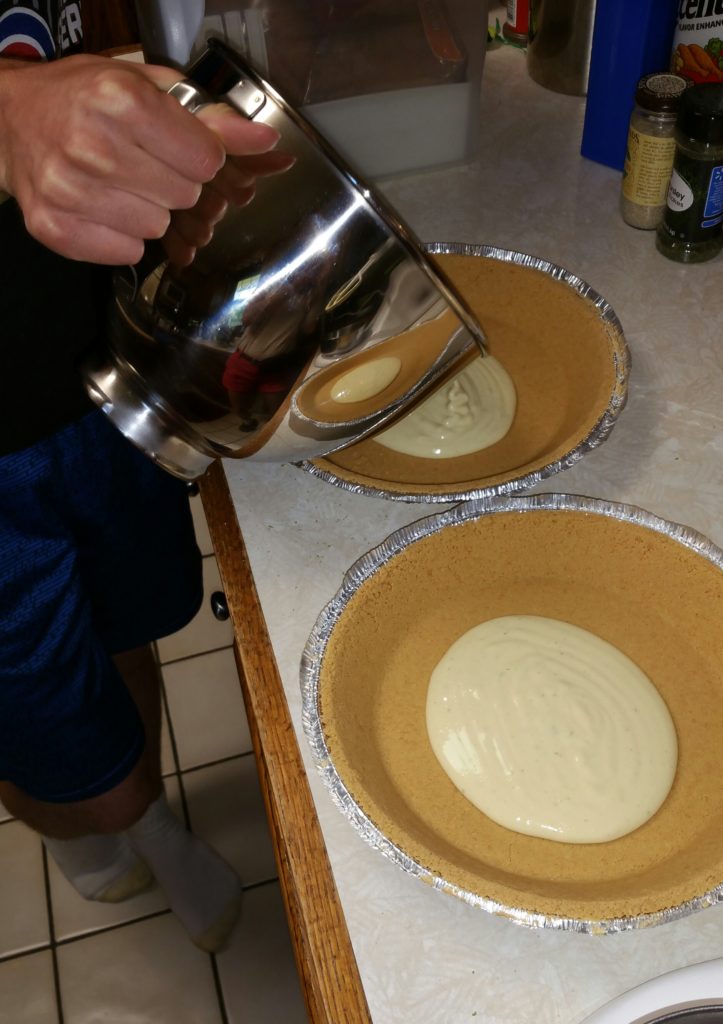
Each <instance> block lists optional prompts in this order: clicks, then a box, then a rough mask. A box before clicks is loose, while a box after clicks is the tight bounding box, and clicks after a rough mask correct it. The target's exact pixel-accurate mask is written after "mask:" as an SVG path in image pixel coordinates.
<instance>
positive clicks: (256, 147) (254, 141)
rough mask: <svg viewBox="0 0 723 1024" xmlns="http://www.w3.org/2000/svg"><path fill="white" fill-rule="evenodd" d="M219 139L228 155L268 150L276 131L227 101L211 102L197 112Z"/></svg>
mask: <svg viewBox="0 0 723 1024" xmlns="http://www.w3.org/2000/svg"><path fill="white" fill-rule="evenodd" d="M196 116H197V118H198V120H199V121H201V122H202V124H203V125H205V126H206V127H207V128H210V130H211V131H212V132H214V134H215V135H217V136H218V138H219V139H220V140H221V143H222V145H223V148H224V149H225V151H226V152H227V153H228V154H230V155H231V156H246V155H250V154H254V153H268V151H269V150H270V149H273V148H274V146H275V145H276V144H277V142H278V141H279V138H280V136H279V133H278V132H277V131H276V129H275V128H272V127H271V126H270V125H267V124H264V123H263V122H262V121H250V120H249V119H248V118H247V117H244V116H243V115H242V114H239V113H238V112H237V111H236V110H234V109H233V107H231V106H229V104H228V103H212V104H210V105H209V106H207V107H204V109H203V110H200V111H199V112H198V114H197V115H196Z"/></svg>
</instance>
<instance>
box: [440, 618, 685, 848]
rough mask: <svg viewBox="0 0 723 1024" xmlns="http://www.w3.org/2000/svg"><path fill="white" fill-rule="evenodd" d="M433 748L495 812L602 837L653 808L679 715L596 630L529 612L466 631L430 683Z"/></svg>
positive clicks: (463, 786)
mask: <svg viewBox="0 0 723 1024" xmlns="http://www.w3.org/2000/svg"><path fill="white" fill-rule="evenodd" d="M427 730H428V733H429V739H430V742H431V744H432V749H433V750H434V753H435V754H436V756H437V758H438V760H439V762H440V763H441V765H442V767H443V768H444V770H445V771H446V772H447V774H448V775H449V777H450V778H451V779H452V781H453V782H454V783H455V785H456V786H457V787H458V788H459V789H460V790H461V791H462V793H464V795H465V796H466V797H467V799H468V800H470V801H471V802H472V803H473V804H474V805H475V806H476V807H478V808H479V809H480V810H481V811H483V812H484V813H485V814H486V815H487V816H488V817H490V818H492V820H493V821H495V822H497V824H499V825H502V826H504V827H505V828H509V829H512V830H513V831H515V832H522V833H523V834H525V835H532V836H541V837H543V838H546V839H553V840H557V841H559V842H566V843H603V842H608V841H609V840H612V839H617V838H619V837H620V836H623V835H626V834H627V833H628V832H632V831H633V830H634V829H636V828H638V827H639V826H640V825H642V824H644V822H646V821H647V820H648V819H649V818H651V817H652V815H653V814H655V812H656V811H657V810H658V808H659V807H660V806H661V804H662V803H663V801H664V800H665V798H666V796H667V795H668V793H669V791H670V787H671V786H672V784H673V779H674V777H675V771H676V766H677V758H678V746H677V739H676V734H675V727H674V725H673V721H672V719H671V716H670V712H669V711H668V708H667V707H666V705H665V703H664V701H663V699H662V698H661V696H660V694H659V693H658V691H657V690H656V688H655V687H654V686H653V684H652V683H651V682H650V680H649V679H648V677H647V676H646V675H645V674H644V673H643V672H642V671H641V670H640V669H639V668H638V667H637V665H635V664H634V663H633V662H632V661H631V660H630V659H629V658H628V657H627V656H626V655H624V654H623V653H622V652H621V651H619V650H618V649H617V648H616V647H614V646H613V645H612V644H609V643H607V642H606V641H605V640H601V639H600V638H599V637H597V636H595V635H594V634H593V633H590V632H588V631H587V630H585V629H580V628H579V627H577V626H572V625H570V624H569V623H567V622H561V621H559V620H556V619H548V618H543V617H540V616H534V615H511V616H505V617H503V618H498V619H491V620H489V621H488V622H483V623H482V624H481V625H479V626H475V627H474V628H473V629H471V630H469V631H468V632H467V633H465V634H463V636H461V637H460V638H459V639H458V640H457V641H456V642H455V643H454V644H452V646H451V647H450V648H449V650H448V651H447V652H446V654H445V655H444V657H443V658H442V659H441V661H440V662H439V663H438V665H437V666H436V668H435V669H434V671H433V673H432V677H431V681H430V685H429V691H428V694H427Z"/></svg>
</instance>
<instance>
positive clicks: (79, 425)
mask: <svg viewBox="0 0 723 1024" xmlns="http://www.w3.org/2000/svg"><path fill="white" fill-rule="evenodd" d="M201 599H202V577H201V556H200V553H199V551H198V548H197V546H196V542H195V537H194V532H193V522H192V519H191V514H190V509H189V504H188V495H187V491H186V486H185V484H183V483H182V482H181V481H180V480H175V479H174V478H173V477H171V476H169V475H168V474H167V473H165V472H164V471H163V470H161V469H159V468H158V467H157V466H156V465H154V464H153V463H152V462H151V461H150V459H148V458H147V457H146V456H145V455H143V454H141V452H139V451H137V450H136V449H135V448H134V447H133V446H132V445H131V444H130V443H129V442H128V441H126V440H125V438H123V437H122V436H121V435H120V433H119V432H118V431H117V430H116V428H115V427H113V426H112V425H111V424H110V423H109V422H108V421H107V420H106V418H105V416H104V415H103V414H102V413H100V412H92V413H90V414H89V415H87V416H85V417H84V418H83V419H82V420H79V421H78V422H76V423H73V424H71V425H70V426H68V427H65V428H64V429H63V430H60V431H58V432H57V433H56V434H53V435H52V437H49V438H47V439H45V440H43V441H41V442H40V443H38V444H36V445H33V446H32V447H31V448H26V449H24V450H23V451H21V452H17V453H13V454H10V455H6V456H3V457H2V458H0V779H3V780H6V781H9V782H12V783H14V784H15V785H16V786H18V787H19V788H20V789H22V790H24V791H25V792H26V793H28V794H29V795H30V796H32V797H35V798H36V799H38V800H45V801H50V802H54V803H67V802H71V801H75V800H83V799H86V798H88V797H92V796H97V795H99V794H100V793H104V792H107V791H108V790H110V789H112V788H113V787H114V786H116V785H118V783H119V782H121V781H122V780H123V779H124V778H125V777H126V776H127V775H128V773H129V772H130V771H131V769H132V768H133V766H134V765H135V763H136V761H137V760H138V758H139V756H140V754H141V752H142V750H143V747H144V742H145V738H144V732H143V726H142V724H141V721H140V718H139V715H138V712H137V711H136V707H135V704H134V703H133V701H132V699H131V697H130V695H129V693H128V691H127V689H126V687H125V685H124V683H123V681H122V679H121V677H120V675H119V674H118V671H117V669H116V668H115V666H114V663H113V660H112V658H111V655H112V654H116V653H120V652H122V651H127V650H131V649H132V648H134V647H140V646H142V645H144V644H147V643H149V642H151V641H152V640H156V639H158V638H160V637H162V636H166V635H167V634H168V633H173V632H175V631H176V630H177V629H180V628H181V627H182V626H184V625H185V624H186V623H187V622H188V621H189V620H190V619H191V618H193V616H194V615H195V614H196V612H197V611H198V608H199V606H200V603H201Z"/></svg>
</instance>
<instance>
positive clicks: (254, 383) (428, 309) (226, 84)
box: [86, 40, 484, 479]
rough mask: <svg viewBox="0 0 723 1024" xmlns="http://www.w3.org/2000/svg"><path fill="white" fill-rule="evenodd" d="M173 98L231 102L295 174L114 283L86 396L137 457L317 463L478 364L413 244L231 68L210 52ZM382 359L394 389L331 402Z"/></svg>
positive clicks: (446, 296)
mask: <svg viewBox="0 0 723 1024" xmlns="http://www.w3.org/2000/svg"><path fill="white" fill-rule="evenodd" d="M172 92H174V94H175V95H176V96H177V98H178V99H179V101H180V102H181V103H183V105H184V106H186V107H187V108H188V109H190V110H191V111H195V110H196V109H197V108H198V107H199V106H201V105H202V104H203V103H204V102H208V101H209V99H210V100H213V101H219V100H223V101H225V102H228V103H229V104H230V105H231V106H232V107H234V108H235V109H236V110H238V111H239V112H240V113H242V114H243V115H245V116H246V117H249V118H253V119H254V120H256V121H263V122H264V123H266V124H269V125H271V126H272V127H273V128H275V129H276V130H277V131H278V132H279V133H280V135H281V140H280V142H279V149H280V150H283V151H285V152H289V153H291V154H293V155H294V157H295V158H296V162H295V164H294V166H293V167H292V168H291V169H290V170H289V171H287V172H286V173H284V174H281V175H278V176H275V177H269V178H265V179H262V180H260V181H259V183H258V191H257V195H256V197H255V199H254V200H253V202H252V203H251V204H250V205H249V206H247V207H244V208H230V209H229V211H228V212H227V213H226V215H225V216H224V218H223V220H222V221H221V222H220V224H218V225H217V227H216V230H215V233H214V237H213V239H212V241H211V242H210V243H209V245H208V246H206V247H205V248H203V249H200V250H199V251H198V253H197V256H196V259H195V260H194V262H193V263H192V265H191V266H189V267H186V268H184V269H179V268H176V267H173V266H171V265H169V263H168V261H167V260H166V258H165V255H164V253H163V251H162V250H161V248H160V245H159V244H158V243H149V244H148V245H147V246H146V251H145V255H144V257H143V259H142V260H141V261H140V263H139V264H137V265H136V266H135V267H130V268H124V269H121V270H119V271H118V272H117V273H116V275H115V302H114V307H113V313H112V318H111V325H110V332H109V341H108V347H107V350H106V352H105V353H104V354H103V355H102V356H101V357H100V358H97V359H96V361H95V363H94V364H93V365H92V366H89V367H87V368H86V381H87V387H88V391H89V393H90V395H91V397H92V398H93V400H94V401H95V402H96V403H97V404H98V405H99V406H100V407H101V408H102V409H103V410H104V411H105V412H106V413H107V415H108V416H109V417H110V419H111V420H112V421H113V423H115V424H116V426H118V427H119V429H120V430H121V431H122V432H123V433H124V434H125V435H126V436H127V437H128V438H129V439H130V440H131V441H133V442H134V443H135V444H136V445H138V446H139V447H140V448H141V449H143V450H144V451H145V452H146V453H147V454H148V455H150V456H151V457H152V458H153V459H155V460H156V461H157V462H158V463H160V464H161V465H162V466H163V467H164V468H166V469H168V470H169V471H170V472H172V473H174V474H175V475H177V476H180V477H182V478H185V479H192V478H194V477H197V476H199V475H200V474H202V473H203V472H204V471H205V469H206V468H207V467H208V465H209V464H210V463H211V461H212V460H213V459H215V458H218V457H236V458H244V457H256V458H259V459H264V460H277V461H298V460H301V459H310V458H314V457H316V456H319V455H322V454H325V453H327V452H330V451H333V450H335V449H337V448H341V447H344V446H346V445H348V444H350V443H352V442H353V441H356V440H358V439H359V438H361V437H363V436H365V435H366V434H368V433H370V432H371V431H372V430H374V429H376V428H377V427H378V426H379V425H380V424H381V423H383V422H384V421H385V420H387V419H389V418H390V417H392V416H393V415H394V414H395V413H396V412H398V411H399V410H400V409H401V408H403V407H404V406H405V405H407V404H408V403H409V402H411V401H412V400H413V399H414V398H415V397H416V396H418V395H419V394H420V393H421V392H422V391H424V390H425V389H426V388H428V387H429V386H430V385H431V384H433V383H434V381H435V380H437V379H438V377H439V376H440V375H441V374H442V373H443V372H444V371H445V370H447V369H448V368H449V367H450V366H452V365H454V362H455V360H457V359H461V358H462V357H463V356H464V354H465V353H466V352H467V351H468V350H469V348H470V347H471V346H474V345H477V346H479V347H480V348H481V349H482V351H484V335H483V333H482V331H481V328H480V327H479V325H478V324H477V322H476V321H475V318H474V316H473V315H472V314H471V313H470V312H469V310H468V309H467V307H466V305H465V303H464V302H463V300H462V299H461V298H460V297H459V296H458V295H457V294H456V293H455V291H454V289H453V288H452V287H451V286H450V285H449V283H448V282H447V281H446V280H445V279H444V277H443V276H442V275H441V274H440V272H439V271H438V270H437V269H436V268H435V266H434V265H433V264H432V262H431V260H430V258H429V257H428V256H427V255H426V254H425V253H424V252H423V251H422V249H421V246H420V245H419V243H418V242H417V241H416V239H415V238H414V236H413V235H412V233H411V232H410V231H409V229H408V228H407V227H406V226H405V225H404V224H403V223H402V221H401V220H400V219H399V218H398V217H397V215H396V214H395V213H394V212H393V211H391V210H390V209H389V208H388V207H387V206H386V205H385V204H384V202H383V201H382V200H381V199H380V198H379V197H378V196H377V195H375V194H374V192H373V191H372V190H371V189H370V188H369V187H368V186H367V185H365V184H364V183H363V182H362V181H360V180H359V178H358V177H357V176H356V175H355V173H354V172H353V171H352V170H351V169H350V168H349V167H348V166H346V165H345V164H344V162H343V161H342V160H341V158H340V157H339V156H338V155H337V154H336V153H335V152H334V151H333V149H332V148H331V147H330V146H329V145H328V144H327V143H326V142H325V141H324V139H322V138H321V137H320V136H319V134H318V133H317V132H316V131H315V129H313V128H312V127H311V126H310V125H309V124H308V123H307V122H306V121H305V120H304V119H303V118H302V117H301V116H300V115H299V114H298V113H297V112H296V111H295V110H294V109H293V108H292V107H291V106H290V105H289V104H288V103H286V102H285V101H284V99H283V98H282V97H281V96H280V95H279V94H278V93H277V92H276V91H275V90H274V88H273V87H272V86H271V85H269V83H268V82H266V81H265V80H263V79H262V78H260V77H259V76H258V75H257V74H256V73H255V72H254V71H253V70H252V69H251V68H250V67H249V66H248V65H247V64H246V63H245V62H244V61H243V60H242V58H240V57H239V56H238V55H237V54H236V53H235V52H234V51H233V50H231V49H229V48H228V47H227V46H225V45H224V44H222V43H220V42H218V41H214V40H211V41H210V43H209V48H208V50H207V51H206V52H205V53H204V54H203V55H202V56H201V58H200V59H199V60H198V61H197V62H196V63H195V64H194V65H193V66H192V67H191V69H190V70H189V72H188V79H187V80H186V81H185V82H184V83H179V84H178V85H177V86H174V88H173V90H172ZM382 356H392V357H393V360H395V361H396V362H398V363H399V369H398V372H397V374H396V376H395V377H394V379H393V380H391V381H389V382H387V383H386V386H384V387H382V388H381V390H379V391H377V393H371V394H366V396H362V397H361V398H359V399H358V400H356V401H351V402H343V403H342V402H339V401H336V400H335V399H334V393H335V392H334V385H335V382H338V381H339V378H340V377H343V376H344V375H346V374H347V372H349V371H351V370H353V369H354V368H355V367H357V366H359V365H360V364H362V363H364V362H369V361H370V360H372V359H376V358H377V357H382ZM396 362H393V363H392V364H391V365H392V366H395V365H396ZM387 365H389V364H387Z"/></svg>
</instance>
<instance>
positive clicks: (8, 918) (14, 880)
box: [0, 821, 50, 956]
mask: <svg viewBox="0 0 723 1024" xmlns="http://www.w3.org/2000/svg"><path fill="white" fill-rule="evenodd" d="M49 942H50V929H49V925H48V910H47V904H46V899H45V875H44V872H43V851H42V844H41V842H40V838H39V837H38V836H37V835H35V833H34V832H31V831H30V829H29V828H26V827H25V825H23V824H22V823H21V822H19V821H8V822H6V823H5V824H4V825H0V956H4V955H6V954H8V953H20V952H22V951H23V950H27V949H34V948H36V947H38V946H44V945H47V944H48V943H49Z"/></svg>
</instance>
